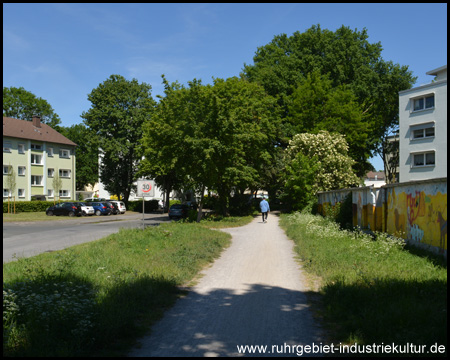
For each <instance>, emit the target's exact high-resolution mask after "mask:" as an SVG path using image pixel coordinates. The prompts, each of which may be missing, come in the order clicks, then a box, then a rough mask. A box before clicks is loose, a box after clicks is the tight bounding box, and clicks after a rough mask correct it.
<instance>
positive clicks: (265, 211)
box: [259, 197, 270, 223]
mask: <svg viewBox="0 0 450 360" xmlns="http://www.w3.org/2000/svg"><path fill="white" fill-rule="evenodd" d="M259 207H260V208H261V213H262V219H263V223H266V222H267V214H268V213H269V211H270V207H269V203H268V202H267V200H266V198H265V197H263V199H262V200H261V202H260V203H259Z"/></svg>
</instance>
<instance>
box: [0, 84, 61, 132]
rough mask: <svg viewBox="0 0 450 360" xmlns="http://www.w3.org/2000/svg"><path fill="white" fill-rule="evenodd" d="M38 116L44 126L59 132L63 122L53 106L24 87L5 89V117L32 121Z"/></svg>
mask: <svg viewBox="0 0 450 360" xmlns="http://www.w3.org/2000/svg"><path fill="white" fill-rule="evenodd" d="M34 115H38V116H40V117H41V121H42V122H43V123H44V124H47V125H49V126H51V127H52V128H53V129H55V130H58V125H59V124H60V123H61V120H60V118H59V116H58V114H56V113H55V111H54V110H53V108H52V107H51V105H50V104H49V103H48V102H47V100H44V99H42V98H40V97H37V96H36V95H34V94H33V93H31V92H30V91H27V90H25V89H24V88H23V87H19V88H16V87H13V86H11V87H9V88H8V87H3V116H6V117H11V118H14V119H21V120H27V121H32V120H33V116H34Z"/></svg>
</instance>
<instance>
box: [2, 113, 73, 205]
mask: <svg viewBox="0 0 450 360" xmlns="http://www.w3.org/2000/svg"><path fill="white" fill-rule="evenodd" d="M75 147H76V144H75V143H74V142H73V141H71V140H69V139H67V138H66V137H65V136H63V135H62V134H60V133H59V132H57V131H56V130H54V129H52V128H51V127H50V126H48V125H47V124H44V123H41V119H40V117H38V116H34V117H33V121H26V120H20V119H13V118H9V117H3V199H6V198H8V196H14V197H15V200H16V201H23V200H32V199H39V200H53V199H59V198H60V199H61V200H74V199H75V196H76V193H75V176H76V174H75ZM10 174H14V179H15V185H16V186H15V189H14V192H12V191H11V189H9V188H8V185H7V184H8V176H10ZM55 177H56V178H58V177H59V179H60V180H61V188H60V189H59V191H58V193H56V194H55V190H54V186H53V182H54V181H53V180H54V179H55ZM55 196H56V197H55Z"/></svg>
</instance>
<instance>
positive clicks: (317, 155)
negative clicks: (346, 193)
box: [285, 130, 359, 193]
mask: <svg viewBox="0 0 450 360" xmlns="http://www.w3.org/2000/svg"><path fill="white" fill-rule="evenodd" d="M299 153H301V154H303V155H304V156H305V157H306V158H309V159H311V160H312V161H313V162H314V166H315V176H314V182H313V183H312V184H311V186H312V191H313V192H314V193H316V192H318V191H328V190H333V189H344V188H346V187H350V186H354V185H356V184H358V182H359V179H358V177H357V176H356V174H355V173H354V172H353V169H352V165H353V164H354V163H355V161H354V160H353V159H352V158H351V157H350V156H348V144H347V141H346V140H345V136H344V135H341V134H338V133H333V134H331V133H329V132H328V131H324V130H321V131H319V133H318V134H308V133H303V134H297V135H295V136H294V137H293V138H292V140H291V141H290V142H289V146H288V148H287V149H286V153H285V154H286V164H287V166H289V165H290V163H292V162H296V161H297V160H296V159H297V154H299Z"/></svg>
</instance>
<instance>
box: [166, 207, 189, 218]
mask: <svg viewBox="0 0 450 360" xmlns="http://www.w3.org/2000/svg"><path fill="white" fill-rule="evenodd" d="M188 211H189V205H186V204H174V205H172V206H171V207H170V209H169V218H170V219H181V218H185V217H187V216H188Z"/></svg>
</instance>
